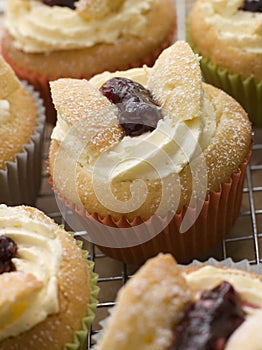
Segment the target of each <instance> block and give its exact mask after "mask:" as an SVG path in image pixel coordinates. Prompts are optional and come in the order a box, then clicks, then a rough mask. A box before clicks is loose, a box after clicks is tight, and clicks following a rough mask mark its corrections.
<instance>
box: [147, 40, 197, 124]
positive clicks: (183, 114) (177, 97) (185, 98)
mask: <svg viewBox="0 0 262 350" xmlns="http://www.w3.org/2000/svg"><path fill="white" fill-rule="evenodd" d="M147 87H148V88H149V90H151V92H152V93H153V96H154V98H155V99H156V101H157V102H158V103H159V104H160V106H161V107H162V110H163V113H164V114H165V115H167V116H170V118H171V119H172V120H173V123H174V124H175V123H176V122H178V121H183V120H190V119H193V118H195V117H199V116H200V113H201V100H202V91H203V89H202V76H201V70H200V65H199V60H198V57H197V56H196V55H195V54H194V53H193V51H192V49H191V48H190V46H189V45H188V44H187V43H186V42H183V41H177V42H176V43H175V44H174V45H172V46H170V47H169V48H168V49H166V50H164V51H163V52H162V53H161V55H160V56H159V58H158V59H157V61H156V63H155V65H154V66H153V68H152V69H151V71H150V74H149V79H148V84H147Z"/></svg>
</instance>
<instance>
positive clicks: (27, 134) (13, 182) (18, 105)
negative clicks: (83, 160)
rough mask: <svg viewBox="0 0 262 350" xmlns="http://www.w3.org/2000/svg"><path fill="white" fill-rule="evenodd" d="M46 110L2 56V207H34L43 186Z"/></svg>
mask: <svg viewBox="0 0 262 350" xmlns="http://www.w3.org/2000/svg"><path fill="white" fill-rule="evenodd" d="M44 112H45V110H44V107H43V102H42V99H40V97H39V93H37V92H35V91H34V89H33V88H32V87H31V86H29V85H28V84H27V83H24V82H20V81H19V80H18V79H17V77H16V75H15V73H14V72H13V70H12V68H11V67H10V66H9V65H8V64H7V63H6V62H5V61H4V59H3V58H2V57H1V56H0V140H1V144H0V203H5V204H7V205H19V204H27V205H33V204H34V203H35V201H36V197H37V193H38V191H39V188H40V182H41V161H42V146H43V136H44V125H45V114H44Z"/></svg>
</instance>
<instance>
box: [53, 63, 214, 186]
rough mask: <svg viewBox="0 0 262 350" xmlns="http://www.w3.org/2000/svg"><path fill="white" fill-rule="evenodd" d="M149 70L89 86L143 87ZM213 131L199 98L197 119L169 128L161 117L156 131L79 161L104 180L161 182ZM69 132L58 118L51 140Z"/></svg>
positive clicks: (132, 71)
mask: <svg viewBox="0 0 262 350" xmlns="http://www.w3.org/2000/svg"><path fill="white" fill-rule="evenodd" d="M149 74H150V68H148V67H146V66H144V67H143V68H133V69H129V70H127V71H124V72H115V73H109V72H105V73H102V74H98V75H96V76H95V77H93V78H91V79H90V83H91V84H93V85H94V86H96V87H97V88H99V87H100V86H101V85H102V84H103V83H104V82H105V81H107V80H108V79H110V78H112V77H116V76H120V77H126V78H129V79H132V80H134V81H136V82H138V83H140V84H142V85H144V86H145V87H146V85H147V80H148V76H149ZM215 129H216V116H215V113H214V111H213V108H212V106H211V104H210V103H209V101H208V99H207V97H206V96H203V101H202V111H201V117H200V118H199V117H198V116H191V115H188V116H187V117H186V118H185V120H183V121H180V122H178V123H177V124H176V125H173V121H172V118H171V116H169V115H168V114H166V115H164V118H163V119H161V120H160V121H159V122H158V125H157V128H156V129H155V130H154V131H152V132H148V133H145V134H142V135H141V136H137V137H130V136H125V137H124V138H123V139H122V140H121V142H119V143H118V144H116V145H113V146H112V147H110V148H109V149H108V150H107V151H106V152H104V153H102V155H101V154H94V153H92V152H90V150H88V157H87V156H86V153H85V154H84V155H82V157H81V158H80V162H81V166H82V167H83V168H85V169H86V170H87V171H93V170H94V168H95V170H96V173H95V176H96V177H97V176H101V177H103V176H108V174H110V176H109V178H110V180H111V181H113V180H127V179H128V180H134V179H136V178H140V179H154V178H165V177H167V176H169V175H170V174H171V173H177V174H178V173H179V172H180V171H181V170H182V169H183V168H184V166H185V165H186V164H188V163H189V162H190V160H192V159H193V158H194V157H196V156H197V155H198V154H199V153H200V152H201V151H202V150H203V149H205V148H206V147H207V145H208V144H209V142H210V140H211V138H212V136H213V135H214V132H215ZM69 130H70V128H69V126H68V124H67V123H66V121H65V120H64V119H63V118H62V116H60V115H58V121H57V124H56V126H55V128H54V130H53V133H52V136H51V138H52V139H55V140H57V141H58V142H59V143H61V142H63V141H64V139H65V138H66V135H67V132H68V131H69Z"/></svg>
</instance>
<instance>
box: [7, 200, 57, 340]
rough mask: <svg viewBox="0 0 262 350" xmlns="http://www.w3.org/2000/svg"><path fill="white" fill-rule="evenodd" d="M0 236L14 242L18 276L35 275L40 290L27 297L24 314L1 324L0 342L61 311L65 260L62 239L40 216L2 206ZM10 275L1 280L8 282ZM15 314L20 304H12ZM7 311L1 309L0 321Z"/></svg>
mask: <svg viewBox="0 0 262 350" xmlns="http://www.w3.org/2000/svg"><path fill="white" fill-rule="evenodd" d="M0 235H5V236H7V237H10V238H11V239H13V240H14V242H15V243H16V244H17V247H18V256H17V257H16V258H13V259H12V262H13V264H14V265H15V269H16V272H15V273H17V274H18V276H20V275H21V276H23V275H24V276H26V275H28V276H29V275H33V279H34V280H35V281H36V282H37V283H38V285H39V286H40V287H38V288H37V291H36V292H32V293H31V294H30V292H29V294H28V300H29V301H30V302H27V303H25V304H24V305H25V306H24V308H23V312H21V310H20V311H19V312H16V313H15V312H14V311H13V312H14V315H13V317H12V320H11V321H10V322H0V325H1V327H0V340H2V339H4V338H7V337H9V336H16V335H18V334H20V333H22V332H24V331H26V330H28V329H30V328H32V327H33V326H35V325H36V324H38V323H39V322H41V321H43V320H44V319H45V318H46V317H47V316H48V315H50V314H53V313H57V312H58V311H59V302H58V273H59V266H60V262H61V259H62V246H61V242H60V239H59V237H58V235H57V233H56V231H55V230H54V227H52V225H48V224H47V223H45V222H43V220H41V217H37V215H34V216H33V217H32V216H29V215H28V213H27V212H26V210H23V209H21V207H7V206H5V205H0ZM9 275H12V272H11V273H5V274H3V275H2V276H4V277H5V278H8V277H9ZM8 302H10V303H11V304H12V305H11V309H12V310H16V309H18V306H19V305H18V304H19V300H9V301H8ZM20 306H21V305H20ZM4 311H5V308H4V307H1V310H0V320H1V318H2V316H1V315H2V313H4Z"/></svg>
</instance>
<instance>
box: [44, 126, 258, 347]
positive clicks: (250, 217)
mask: <svg viewBox="0 0 262 350" xmlns="http://www.w3.org/2000/svg"><path fill="white" fill-rule="evenodd" d="M50 131H51V129H50V128H49V127H47V130H46V142H45V150H44V155H43V158H44V160H45V159H46V158H47V150H48V146H49V135H50ZM44 164H45V161H44ZM37 207H38V208H39V209H41V210H43V211H45V212H46V214H47V215H48V216H50V217H51V218H53V219H54V220H55V221H56V222H57V223H59V224H61V223H62V224H64V225H65V226H66V225H68V221H69V222H70V220H68V218H69V217H70V216H72V215H73V214H72V213H71V212H70V211H68V210H67V209H66V208H64V212H61V211H60V210H59V209H58V206H57V203H56V199H55V196H54V195H53V192H52V190H51V188H50V186H49V184H48V178H47V174H46V170H45V169H44V170H43V179H42V187H41V191H40V194H39V197H38V201H37ZM78 238H80V239H81V237H80V236H79V237H78ZM261 239H262V129H257V130H255V131H254V146H253V153H252V157H251V161H250V164H249V166H248V168H247V174H246V181H245V185H244V189H243V201H242V206H241V213H240V216H239V218H238V220H237V222H236V223H235V225H234V227H233V229H232V231H231V232H230V234H229V235H228V236H227V238H226V239H225V240H224V241H223V242H221V244H219V245H218V246H217V247H216V248H215V249H214V250H213V251H211V252H209V253H208V254H207V255H205V256H203V257H202V258H201V259H200V260H202V261H204V260H206V259H207V258H208V257H211V256H212V257H215V258H216V259H218V260H223V259H225V258H228V257H231V258H232V259H233V260H234V261H240V260H242V259H247V260H248V261H249V262H250V263H251V264H258V263H260V262H262V255H261V248H260V245H261V244H260V241H261ZM84 246H85V248H86V249H88V250H89V252H90V259H91V260H93V261H94V262H95V271H96V272H97V273H98V274H99V276H100V277H99V280H98V284H99V287H100V295H99V300H100V303H99V305H98V310H97V315H96V320H95V322H94V324H93V329H92V333H91V335H90V337H89V339H88V349H90V348H91V346H92V344H93V343H94V341H93V337H92V335H94V334H95V333H97V332H99V330H100V328H101V326H100V322H101V320H103V319H104V318H105V317H106V316H107V315H108V310H109V308H110V307H112V306H113V305H114V301H115V297H116V294H117V292H118V290H119V288H120V287H121V286H122V285H123V284H124V283H125V282H126V281H127V280H128V278H129V277H130V276H131V275H132V274H133V273H134V272H135V271H136V269H137V267H136V266H131V265H126V264H123V263H121V262H118V261H116V260H114V259H111V258H109V257H106V256H105V255H104V254H101V252H100V251H99V250H98V249H97V247H96V246H94V245H93V244H91V243H89V242H87V241H84Z"/></svg>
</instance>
